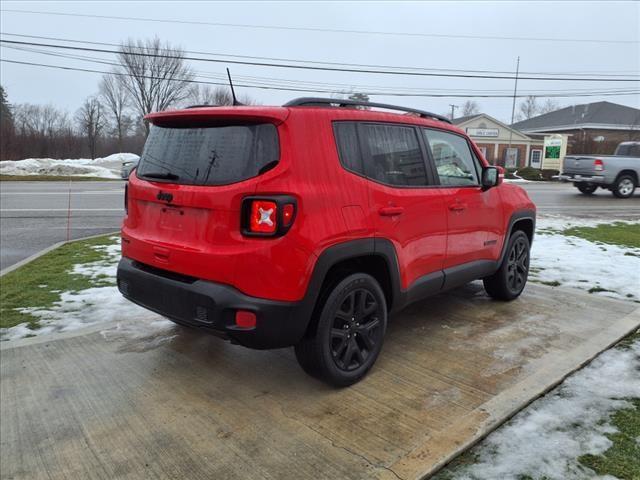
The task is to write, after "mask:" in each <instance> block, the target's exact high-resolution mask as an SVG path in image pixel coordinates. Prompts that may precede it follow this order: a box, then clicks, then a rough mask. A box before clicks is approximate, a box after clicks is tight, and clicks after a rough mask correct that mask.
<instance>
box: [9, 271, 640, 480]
mask: <svg viewBox="0 0 640 480" xmlns="http://www.w3.org/2000/svg"><path fill="white" fill-rule="evenodd" d="M145 315H146V317H145ZM154 322H156V323H154ZM638 325H640V309H637V305H636V304H634V303H632V302H622V301H617V300H612V299H607V298H604V297H600V296H596V295H589V294H587V293H579V292H576V291H570V290H562V289H557V288H551V287H545V286H536V285H529V286H527V289H526V290H525V292H524V294H523V295H522V296H521V297H520V298H519V299H518V300H517V301H514V302H509V303H506V302H498V301H491V300H489V299H488V297H487V296H486V295H485V294H484V292H483V290H482V287H481V285H479V284H478V283H473V284H470V285H468V286H467V287H465V288H462V289H459V290H456V291H454V292H451V293H447V294H443V295H439V296H437V297H433V298H431V299H429V300H427V301H424V302H421V303H418V304H414V305H412V306H410V307H409V308H407V309H406V310H405V311H404V312H402V313H401V314H398V315H396V316H394V318H393V319H392V321H391V322H390V324H389V328H388V332H387V336H386V338H385V345H384V348H383V351H382V354H381V355H380V358H379V359H378V362H377V363H376V365H375V366H374V368H373V369H372V371H371V372H370V374H369V375H368V376H367V377H366V378H365V379H364V380H363V381H361V382H360V383H358V384H356V385H354V386H352V387H350V388H344V389H334V388H330V387H328V386H327V385H325V384H323V383H321V382H319V381H317V380H314V379H312V378H310V377H308V376H307V375H305V374H304V373H303V372H302V370H301V369H300V368H299V367H298V365H297V364H296V361H295V358H294V355H293V354H292V351H291V349H281V350H272V351H256V350H249V349H245V348H243V347H240V346H237V345H231V344H229V343H226V342H224V341H222V340H220V339H218V338H216V337H213V336H209V335H203V334H201V333H199V332H197V331H194V330H190V329H186V328H182V327H177V326H172V325H171V324H167V325H166V326H165V327H162V329H159V328H158V327H157V317H155V316H154V315H153V314H151V313H148V314H142V315H141V316H140V318H122V319H119V320H118V321H116V322H113V323H110V324H103V325H102V326H100V327H99V329H97V328H95V327H94V328H93V329H92V330H90V331H84V332H82V331H78V332H74V333H73V334H67V335H65V334H62V335H59V336H56V335H51V336H49V337H47V338H45V337H43V338H35V339H25V340H19V341H16V342H6V343H3V344H2V345H0V354H1V357H2V362H0V377H1V379H2V388H1V389H0V418H1V419H2V421H1V422H0V434H1V435H0V437H1V438H2V448H1V449H0V477H2V478H12V479H16V480H17V479H49V480H51V479H63V478H87V479H90V478H96V479H99V478H121V479H138V478H189V479H194V480H197V479H223V478H224V479H245V478H252V479H265V480H266V479H282V480H289V479H290V480H304V479H314V480H315V479H336V478H340V479H371V478H382V479H395V480H397V479H398V478H401V479H404V480H411V479H419V478H424V477H425V476H426V475H429V474H431V473H433V472H434V470H436V469H437V468H438V467H440V466H442V465H443V464H445V463H446V462H447V461H449V460H450V459H451V458H453V457H454V456H455V455H456V454H457V453H459V452H460V451H462V450H464V449H465V448H467V447H469V446H471V445H472V444H474V443H475V442H477V441H478V440H479V439H481V438H482V437H483V436H484V435H486V434H487V433H488V432H490V431H491V430H492V429H494V428H496V427H497V426H499V425H500V424H501V423H502V422H503V421H505V420H506V419H507V418H509V417H510V416H511V415H513V414H514V413H515V412H517V411H518V410H519V409H521V408H523V407H524V406H525V405H527V404H528V403H529V402H530V401H532V400H533V399H535V398H536V397H537V396H539V395H541V394H543V393H544V392H546V391H548V390H549V389H550V388H552V387H553V386H555V385H556V384H557V383H558V382H560V381H561V380H562V379H563V378H564V377H565V376H566V375H568V374H569V373H571V372H572V371H574V370H575V369H577V368H579V367H580V366H582V365H584V363H585V362H587V361H589V360H590V359H591V358H593V357H594V356H595V355H596V354H598V353H599V352H601V351H602V350H604V349H606V348H608V347H609V346H610V345H611V344H613V343H614V342H616V341H618V340H619V339H620V338H621V337H623V336H624V335H626V334H627V333H629V332H630V331H632V329H634V328H637V327H638Z"/></svg>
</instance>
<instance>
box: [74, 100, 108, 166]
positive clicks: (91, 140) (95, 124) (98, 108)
mask: <svg viewBox="0 0 640 480" xmlns="http://www.w3.org/2000/svg"><path fill="white" fill-rule="evenodd" d="M76 121H77V122H78V127H79V128H80V132H81V133H82V134H83V135H84V136H85V137H86V139H87V145H88V146H89V154H90V155H91V160H93V159H94V158H96V150H97V146H98V139H99V138H100V135H101V134H102V131H103V130H104V127H105V124H106V116H105V113H104V109H103V106H102V104H101V103H100V101H99V100H98V99H97V98H96V97H89V98H87V99H86V100H85V101H84V103H83V105H82V107H80V109H79V110H78V112H77V113H76Z"/></svg>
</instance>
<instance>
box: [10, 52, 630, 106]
mask: <svg viewBox="0 0 640 480" xmlns="http://www.w3.org/2000/svg"><path fill="white" fill-rule="evenodd" d="M0 46H1V47H2V48H8V49H12V50H18V51H24V52H30V53H37V54H42V55H48V56H53V57H58V58H68V59H72V60H79V61H83V62H90V63H98V64H103V65H110V66H114V67H120V66H121V65H120V64H119V63H115V62H108V61H102V60H97V59H95V58H94V57H88V56H84V55H74V54H66V53H57V52H50V51H47V50H39V49H36V48H30V47H24V46H16V45H0ZM195 73H196V75H197V76H198V77H203V78H213V79H218V80H224V81H226V76H225V75H224V74H215V73H211V72H201V71H195ZM235 78H237V79H238V80H245V81H248V82H253V83H255V82H260V83H263V84H265V83H266V84H267V85H269V86H278V85H284V86H298V87H309V86H314V87H321V88H333V89H334V91H342V92H343V93H349V91H350V90H351V91H353V90H355V91H361V92H363V93H368V92H369V91H370V90H376V89H377V90H378V91H381V92H380V93H382V92H383V91H390V92H391V93H393V92H394V91H395V92H398V91H402V92H405V93H409V92H414V93H424V92H434V91H441V92H447V93H454V92H458V93H459V92H467V93H468V94H482V93H498V92H500V93H507V92H510V90H509V91H508V90H487V89H484V90H474V89H444V88H431V89H424V88H410V87H397V86H382V85H377V86H372V85H352V84H350V85H348V86H347V85H344V84H337V83H327V82H308V81H301V80H292V79H278V78H272V77H256V76H243V75H235ZM309 91H315V90H309ZM585 91H586V92H590V93H594V94H596V93H598V94H600V93H618V92H620V90H593V89H572V90H569V91H567V90H544V91H542V93H540V91H539V90H538V91H526V90H523V91H522V94H523V95H525V92H526V94H527V95H533V96H541V95H544V94H547V93H566V94H568V93H574V92H575V93H581V92H585Z"/></svg>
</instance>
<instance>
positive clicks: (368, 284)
mask: <svg viewBox="0 0 640 480" xmlns="http://www.w3.org/2000/svg"><path fill="white" fill-rule="evenodd" d="M320 302H322V303H321V304H319V305H318V307H319V308H317V309H316V313H315V314H314V315H315V316H316V318H314V319H312V320H313V325H314V326H315V328H314V329H313V332H312V333H311V334H309V335H307V336H305V338H303V339H302V340H301V341H300V342H299V343H298V344H297V345H296V346H295V353H296V358H297V359H298V363H299V364H300V366H301V367H302V368H303V370H304V371H305V372H307V373H308V374H310V375H312V376H314V377H316V378H319V379H321V380H323V381H325V382H327V383H329V384H331V385H333V386H336V387H346V386H349V385H353V384H354V383H356V382H358V381H359V380H361V379H362V378H363V377H364V376H365V375H366V374H367V372H368V371H369V370H370V369H371V367H372V366H373V364H374V363H375V361H376V359H377V358H378V355H379V354H380V351H381V349H382V343H383V340H384V335H385V332H386V329H387V303H386V300H385V296H384V293H383V291H382V288H380V285H379V284H378V282H377V281H376V280H375V278H373V277H372V276H371V275H367V274H364V273H356V274H352V275H349V276H348V277H346V278H345V279H344V280H342V281H340V282H339V283H337V284H336V285H335V286H333V287H330V288H329V289H328V290H327V291H325V292H324V294H323V295H321V297H320Z"/></svg>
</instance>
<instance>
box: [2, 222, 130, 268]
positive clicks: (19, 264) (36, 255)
mask: <svg viewBox="0 0 640 480" xmlns="http://www.w3.org/2000/svg"><path fill="white" fill-rule="evenodd" d="M118 233H120V232H119V231H115V232H106V233H99V234H97V235H88V236H86V237H80V238H74V239H73V240H64V241H62V242H57V243H54V244H53V245H50V246H48V247H47V248H45V249H43V250H40V251H39V252H36V253H34V254H33V255H31V256H29V257H27V258H24V259H22V260H20V261H19V262H17V263H14V264H13V265H9V266H8V267H6V268H4V269H2V270H0V277H3V276H5V275H6V274H7V273H10V272H13V271H14V270H17V269H18V268H20V267H22V266H24V265H26V264H27V263H31V262H33V261H34V260H35V259H37V258H40V257H41V256H43V255H46V254H47V253H49V252H51V251H53V250H55V249H56V248H59V247H61V246H63V245H66V244H67V243H73V242H80V241H82V240H91V239H92V238H97V237H103V236H105V235H114V234H118Z"/></svg>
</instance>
